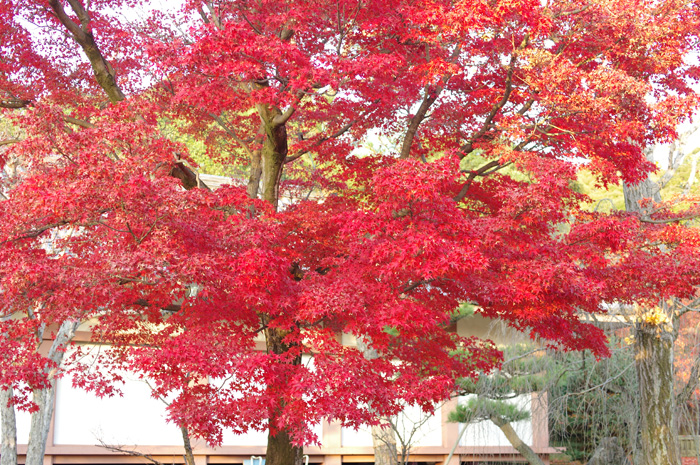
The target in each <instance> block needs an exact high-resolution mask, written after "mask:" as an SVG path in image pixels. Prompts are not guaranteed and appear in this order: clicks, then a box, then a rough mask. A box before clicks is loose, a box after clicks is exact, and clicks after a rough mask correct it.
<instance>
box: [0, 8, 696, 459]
mask: <svg viewBox="0 0 700 465" xmlns="http://www.w3.org/2000/svg"><path fill="white" fill-rule="evenodd" d="M147 4H148V2H146V1H144V2H137V1H116V0H112V1H108V0H101V1H91V2H86V1H83V0H32V1H25V2H21V4H19V3H17V2H12V1H9V0H3V1H0V20H1V21H0V24H1V25H0V35H1V36H2V38H3V39H2V46H1V47H0V54H1V56H2V59H1V60H0V106H2V107H3V108H6V109H8V110H7V111H6V115H7V117H8V118H9V119H10V121H11V124H12V125H13V126H14V127H15V128H17V130H18V131H21V134H22V137H21V138H20V139H21V140H20V141H12V142H14V143H12V144H9V142H8V146H9V149H8V150H7V151H5V152H4V153H3V154H2V157H3V160H7V159H8V158H9V157H13V159H14V160H20V162H21V165H22V167H23V170H22V171H21V173H20V175H19V179H13V180H12V188H11V189H9V190H8V192H7V197H8V199H7V200H5V201H3V202H0V211H1V212H2V218H3V221H2V224H0V260H1V262H2V266H1V267H0V287H1V289H2V296H3V298H2V302H1V303H0V305H1V308H2V310H1V312H2V315H11V314H16V315H17V314H26V312H27V309H32V315H31V318H30V317H29V316H28V317H27V318H17V319H14V320H9V321H5V322H3V323H2V324H3V326H2V329H3V334H4V335H5V336H4V337H3V338H1V339H0V341H1V344H2V345H3V347H5V346H7V347H11V348H12V350H15V351H18V352H21V353H23V354H25V355H24V357H25V358H26V360H27V363H26V364H25V363H21V364H13V365H11V366H12V369H9V367H10V365H8V364H3V369H2V372H1V373H0V384H3V385H16V384H17V382H18V381H20V380H21V381H25V382H29V383H30V386H40V385H41V384H42V383H46V382H47V380H46V377H47V376H48V374H47V371H46V370H41V369H39V368H41V364H42V363H45V361H44V362H42V361H41V358H37V357H36V356H35V355H34V352H33V350H34V348H33V346H32V344H27V343H26V342H25V341H26V338H25V337H24V336H23V334H25V333H27V332H28V331H30V329H31V325H45V326H50V325H51V324H56V323H61V322H63V321H66V320H81V321H84V320H87V319H94V321H95V326H94V327H93V332H94V334H95V338H97V339H99V340H101V341H104V342H109V343H111V344H113V345H114V347H115V352H114V355H115V357H117V361H118V362H119V363H122V364H125V365H126V366H128V367H129V368H130V369H131V370H134V371H136V372H139V373H142V374H143V375H144V376H147V377H149V378H150V379H152V380H153V381H154V386H155V388H156V393H158V394H172V393H175V394H177V395H176V397H175V400H174V402H173V403H172V405H171V406H170V415H171V418H172V419H173V420H174V421H175V422H176V423H178V424H180V425H186V426H187V427H188V428H190V430H191V431H193V432H195V433H196V434H199V435H201V436H204V437H206V438H207V439H208V440H209V441H211V442H213V443H217V442H218V441H220V439H221V428H222V427H230V428H233V429H234V430H236V431H239V432H240V431H245V430H247V429H248V428H258V429H264V428H267V427H269V428H270V431H271V436H270V445H269V447H268V460H270V463H273V464H276V463H277V462H276V460H278V459H275V458H274V456H275V454H277V455H278V456H279V457H297V456H298V454H299V451H300V449H298V448H295V447H292V445H291V444H292V443H293V444H297V445H298V444H303V443H308V442H310V441H313V440H314V439H315V438H314V437H313V435H312V433H311V432H310V430H309V428H308V425H309V424H311V423H313V422H317V421H319V420H320V419H322V418H328V419H338V420H341V421H342V422H343V423H344V424H346V425H359V424H362V423H368V422H373V421H375V419H376V418H377V416H378V415H390V414H393V413H395V412H397V411H398V410H399V409H400V408H401V405H402V402H408V403H413V404H420V405H423V406H425V408H430V406H431V405H432V404H433V403H434V402H436V401H438V400H440V399H444V398H445V397H447V396H449V395H450V392H451V390H452V387H453V380H454V379H456V378H458V377H464V376H470V375H473V374H474V373H476V372H477V371H478V370H488V369H489V368H490V367H492V366H494V365H496V364H497V363H498V361H499V354H498V352H497V351H496V350H495V348H494V347H493V346H492V345H491V344H490V343H488V342H485V341H479V340H476V339H465V338H462V337H459V336H458V335H456V334H455V333H454V332H452V331H450V324H451V319H452V318H454V316H455V309H456V308H457V307H458V306H459V304H460V303H461V302H470V303H473V304H476V305H478V306H479V308H480V309H481V311H482V312H483V314H485V315H486V316H489V317H494V318H500V319H503V320H505V321H507V322H508V323H509V324H511V325H513V326H514V327H516V328H520V329H523V330H530V331H532V334H533V337H535V336H536V337H540V338H543V339H545V340H549V341H552V344H554V345H556V346H558V347H561V348H563V349H574V350H582V349H590V350H593V351H595V352H596V353H597V354H600V355H604V354H605V353H606V348H605V340H604V337H603V335H602V334H601V332H600V331H598V330H596V329H595V328H593V327H591V326H589V325H586V324H583V323H581V322H580V321H579V319H578V316H577V315H578V313H579V312H581V311H587V312H598V311H600V303H601V301H602V300H608V301H612V300H616V299H617V300H639V299H645V298H646V299H652V298H654V297H653V296H655V295H656V296H658V293H659V292H660V293H661V294H662V295H666V294H673V295H675V296H678V297H684V296H687V295H689V293H691V292H692V287H693V286H694V285H695V284H697V283H698V281H699V280H700V276H698V273H697V269H698V268H697V252H695V250H696V245H697V241H696V240H695V239H694V238H693V236H688V235H687V234H686V233H685V232H684V231H685V230H683V229H682V228H680V227H678V226H677V223H678V221H679V220H678V219H679V218H687V217H690V216H693V215H694V214H695V210H694V209H695V204H691V205H690V207H688V208H687V209H685V211H682V212H681V211H678V210H662V209H659V210H658V211H652V212H649V214H648V215H647V216H640V215H639V214H619V215H617V216H607V215H602V214H600V215H598V214H589V213H584V212H582V211H580V210H579V205H580V204H581V202H583V201H585V200H586V198H585V196H583V195H582V194H579V193H577V192H576V191H575V190H574V189H572V181H573V179H574V178H575V173H576V170H577V169H578V167H580V166H582V165H584V164H585V165H586V166H587V168H588V169H590V170H592V171H593V172H594V173H595V174H596V175H597V176H598V179H599V180H600V182H601V183H612V182H618V181H619V180H620V179H623V180H625V181H628V182H635V181H638V180H641V179H643V178H644V177H645V176H646V174H647V173H648V172H649V171H650V170H651V169H653V165H651V164H650V163H649V162H647V161H646V159H645V158H644V156H643V155H642V148H643V147H645V146H647V145H649V144H652V143H654V142H657V141H664V140H668V139H670V138H673V137H674V135H675V129H674V128H675V127H676V125H677V123H678V122H679V121H681V120H682V119H683V118H686V117H687V116H688V115H689V114H690V113H691V112H692V109H693V108H694V107H695V105H696V103H697V98H696V95H695V94H694V93H693V92H692V90H691V88H690V85H691V83H692V81H693V80H694V79H696V78H697V77H698V68H697V66H695V65H692V64H691V62H690V61H688V60H685V57H687V56H688V54H689V53H692V52H697V49H698V31H700V24H698V23H699V22H700V11H698V9H699V8H700V4H698V2H697V1H677V0H669V1H663V2H658V1H630V0H617V1H602V0H595V1H577V0H574V1H560V0H554V1H547V2H541V1H539V0H512V1H477V2H474V1H453V0H436V1H424V2H411V1H406V0H364V1H360V0H333V1H332V2H329V1H326V0H320V1H319V0H316V1H313V2H309V1H305V0H295V1H293V2H291V1H283V0H258V1H244V0H240V1H239V0H237V1H209V2H203V3H202V2H198V1H186V2H185V3H184V5H183V6H182V7H181V8H180V9H179V10H177V11H165V12H161V11H157V10H154V11H151V12H150V13H148V14H145V15H144V16H142V17H140V19H139V20H138V21H137V20H134V21H131V22H129V21H126V20H125V19H124V18H125V17H129V15H122V14H121V12H122V11H123V10H125V9H126V10H128V9H130V8H134V7H135V6H137V5H144V6H148V5H147ZM132 16H133V15H132ZM183 137H187V138H189V139H190V140H193V141H196V142H197V143H199V144H202V146H203V147H204V148H205V149H204V155H205V156H206V157H208V158H211V159H213V160H216V162H217V163H218V164H219V166H224V167H226V168H227V169H229V170H231V172H232V173H235V176H234V178H235V179H234V181H233V182H232V186H229V187H223V188H220V189H217V190H215V191H211V190H209V189H208V188H207V186H206V185H205V184H204V183H202V182H201V180H200V179H199V178H198V177H197V174H196V172H195V171H194V170H193V169H192V167H194V166H196V162H195V161H194V160H193V158H192V157H191V156H190V155H189V154H188V147H187V146H186V145H184V144H183V143H180V142H178V140H180V139H182V138H183ZM379 137H386V138H387V139H388V140H389V141H391V144H390V146H391V148H390V149H388V150H384V151H379V150H371V149H368V150H365V151H364V152H363V153H362V154H360V153H359V152H358V151H357V150H356V149H357V148H358V147H359V146H362V145H363V144H364V145H366V146H367V145H371V144H370V142H371V141H372V140H375V141H376V140H377V138H379ZM8 182H9V181H8ZM183 187H184V188H183ZM312 193H314V195H311V194H312ZM675 233H678V234H675ZM674 234H675V235H674ZM652 236H653V237H652ZM650 237H651V238H652V239H653V240H655V241H656V243H663V244H666V248H665V249H664V253H665V255H663V260H664V261H663V263H665V264H666V265H667V267H668V268H669V269H668V272H669V273H671V274H667V275H664V278H663V279H660V277H659V275H658V274H653V273H651V272H648V273H647V272H641V271H640V270H644V269H646V268H645V267H649V266H652V265H651V263H652V262H654V263H658V260H659V258H658V254H656V253H655V252H654V251H650V250H649V248H648V244H649V238H650ZM49 242H50V244H49ZM669 244H670V246H669ZM683 254H685V255H683ZM688 254H690V255H688ZM681 256H682V257H684V258H683V260H684V265H685V266H683V267H680V266H677V267H676V268H675V269H673V270H672V269H671V268H672V267H673V266H674V265H673V264H674V263H677V261H674V260H677V259H679V257H681ZM674 272H675V274H673V273H674ZM640 276H641V277H642V279H643V280H642V279H640ZM670 276H673V277H675V278H677V279H681V278H682V282H680V281H675V282H674V281H673V280H672V279H670ZM654 292H656V294H654ZM28 328H29V329H28ZM16 332H19V333H16ZM341 333H347V334H351V335H353V336H355V337H356V338H358V339H359V340H360V341H361V342H362V343H363V344H366V345H367V346H368V347H369V349H368V350H371V351H375V352H376V356H368V353H367V351H365V352H361V351H358V350H357V349H356V348H354V347H349V346H346V345H343V344H342V343H341V341H340V339H339V334H341ZM261 334H263V335H264V336H265V340H266V349H265V350H263V351H260V350H256V337H257V336H259V335H261ZM305 354H309V355H313V364H312V366H308V364H302V363H301V361H302V356H303V355H305ZM22 360H24V359H22ZM207 378H211V379H228V383H227V384H226V385H225V387H223V388H221V389H217V388H216V387H215V386H214V385H213V384H208V383H205V382H201V381H202V380H203V379H207ZM78 381H79V382H83V383H87V382H88V381H89V379H88V378H86V377H79V378H78ZM93 387H98V386H95V385H94V386H93ZM279 461H280V463H283V462H284V460H283V459H279ZM286 463H289V462H286Z"/></svg>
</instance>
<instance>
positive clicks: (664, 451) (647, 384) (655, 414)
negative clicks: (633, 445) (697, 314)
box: [634, 321, 681, 465]
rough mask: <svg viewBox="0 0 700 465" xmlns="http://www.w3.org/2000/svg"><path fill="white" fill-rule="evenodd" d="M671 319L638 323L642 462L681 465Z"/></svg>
mask: <svg viewBox="0 0 700 465" xmlns="http://www.w3.org/2000/svg"><path fill="white" fill-rule="evenodd" d="M664 326H670V324H669V323H667V324H664V325H652V324H649V323H647V322H645V321H640V322H638V323H637V327H636V330H635V335H634V351H635V360H636V361H635V364H636V368H637V378H638V381H639V401H640V410H641V429H642V431H641V465H679V464H680V463H681V462H680V453H679V448H678V435H677V432H676V428H675V411H676V402H675V395H674V392H673V376H674V375H673V342H674V336H673V334H672V331H669V328H664Z"/></svg>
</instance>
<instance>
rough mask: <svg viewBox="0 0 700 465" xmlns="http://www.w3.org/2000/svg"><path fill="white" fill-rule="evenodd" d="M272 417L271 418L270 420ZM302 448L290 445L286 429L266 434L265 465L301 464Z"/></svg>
mask: <svg viewBox="0 0 700 465" xmlns="http://www.w3.org/2000/svg"><path fill="white" fill-rule="evenodd" d="M272 420H273V419H272V418H271V419H270V421H272ZM303 455H304V449H303V448H301V447H297V446H294V445H292V441H291V438H290V437H289V434H288V433H287V431H285V430H282V431H278V432H277V434H276V435H274V436H273V435H272V434H270V435H268V437H267V452H266V453H265V465H301V463H302V459H303Z"/></svg>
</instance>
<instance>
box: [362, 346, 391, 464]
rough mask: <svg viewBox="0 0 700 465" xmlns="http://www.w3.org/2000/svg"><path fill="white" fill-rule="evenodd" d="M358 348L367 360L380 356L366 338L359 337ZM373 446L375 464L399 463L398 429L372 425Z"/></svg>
mask: <svg viewBox="0 0 700 465" xmlns="http://www.w3.org/2000/svg"><path fill="white" fill-rule="evenodd" d="M357 348H358V349H359V350H360V352H362V356H363V357H364V358H366V359H367V360H374V359H376V358H378V357H379V354H378V353H377V350H376V349H374V348H373V347H372V346H371V345H370V344H369V341H368V340H367V339H366V338H363V337H359V338H357ZM387 423H389V422H387ZM389 424H390V423H389ZM372 447H373V448H374V463H375V465H397V464H398V463H399V454H398V451H397V449H396V431H394V429H393V428H392V427H391V426H386V427H384V428H382V427H381V426H380V425H375V426H373V427H372Z"/></svg>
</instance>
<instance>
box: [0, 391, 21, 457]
mask: <svg viewBox="0 0 700 465" xmlns="http://www.w3.org/2000/svg"><path fill="white" fill-rule="evenodd" d="M10 400H12V388H10V387H8V388H7V389H0V421H2V449H1V450H0V454H1V455H2V457H0V465H17V421H16V419H15V407H14V405H10V404H9V402H10Z"/></svg>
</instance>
